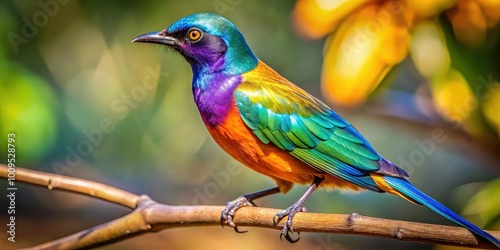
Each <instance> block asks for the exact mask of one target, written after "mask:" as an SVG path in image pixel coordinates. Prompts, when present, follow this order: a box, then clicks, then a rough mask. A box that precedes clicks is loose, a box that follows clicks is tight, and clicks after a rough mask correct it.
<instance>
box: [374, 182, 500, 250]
mask: <svg viewBox="0 0 500 250" xmlns="http://www.w3.org/2000/svg"><path fill="white" fill-rule="evenodd" d="M379 180H380V179H379ZM383 180H384V181H385V183H386V184H387V185H388V186H390V187H391V188H392V189H394V190H395V191H397V192H398V195H400V196H403V198H405V199H408V200H410V201H413V202H415V203H417V204H421V205H424V206H426V207H428V208H430V209H431V210H432V211H434V212H436V213H438V214H440V215H442V216H444V217H446V218H447V219H449V220H451V221H453V222H455V223H457V224H458V225H460V226H462V227H465V228H467V229H468V230H469V231H471V232H472V233H474V234H476V235H478V236H481V237H483V238H484V239H486V240H488V241H490V242H491V243H493V244H495V246H497V247H498V248H500V240H498V239H497V238H495V237H493V236H492V235H491V234H489V233H487V232H485V231H483V230H482V229H481V228H479V227H477V226H476V225H474V224H472V223H470V222H468V221H467V220H465V219H464V218H462V217H460V215H458V214H456V213H455V212H453V211H451V210H450V209H449V208H447V207H445V206H444V205H442V204H441V203H439V202H437V201H436V200H434V199H433V198H431V197H429V196H428V195H426V194H424V193H423V192H422V191H420V190H418V189H417V188H416V187H415V186H413V185H412V184H411V183H410V182H409V181H407V180H406V179H403V178H398V177H391V176H384V177H383ZM386 187H387V186H386ZM391 193H394V192H391Z"/></svg>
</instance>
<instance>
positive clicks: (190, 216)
mask: <svg viewBox="0 0 500 250" xmlns="http://www.w3.org/2000/svg"><path fill="white" fill-rule="evenodd" d="M7 170H8V169H7V166H6V165H3V164H0V177H1V178H3V179H7V174H8V171H7ZM16 181H19V182H24V183H29V184H34V185H38V186H44V187H48V188H49V189H59V190H64V191H70V192H74V193H80V194H85V195H89V196H91V197H96V198H100V199H102V200H106V201H110V202H113V203H117V204H121V205H124V206H126V207H129V208H131V209H134V210H133V211H132V212H131V213H130V214H127V215H125V216H123V217H121V218H118V219H116V220H113V221H110V222H108V223H104V224H101V225H98V226H95V227H92V228H89V229H87V230H84V231H81V232H79V233H76V234H73V235H69V236H67V237H64V238H61V239H58V240H55V241H51V242H47V243H44V244H41V245H38V246H34V247H32V248H29V249H81V248H94V247H98V246H103V245H108V244H111V243H114V242H117V241H122V240H124V239H127V238H130V237H135V236H138V235H141V234H144V233H149V232H156V231H160V230H165V229H172V228H177V227H199V226H220V213H221V211H222V209H224V207H222V206H170V205H165V204H160V203H157V202H155V201H154V200H152V199H151V198H149V197H148V196H145V195H142V196H138V195H135V194H132V193H129V192H126V191H123V190H120V189H117V188H114V187H111V186H108V185H104V184H101V183H97V182H93V181H88V180H83V179H78V178H72V177H66V176H60V175H56V174H49V173H43V172H38V171H34V170H28V169H23V168H16ZM279 211H280V210H277V209H271V208H261V207H245V208H241V209H240V210H238V212H237V214H236V217H235V220H234V221H235V223H236V224H237V225H238V226H240V227H243V226H244V227H261V228H270V229H277V230H281V228H282V226H283V222H282V223H281V224H280V225H277V226H275V225H273V220H272V218H273V216H274V215H275V214H276V213H277V212H279ZM294 229H295V231H299V232H322V233H335V234H353V235H367V236H373V237H382V238H391V239H397V240H404V241H417V242H422V243H427V244H443V245H453V246H463V247H472V248H491V249H493V248H495V247H494V245H493V244H491V243H490V242H487V241H485V240H483V239H477V238H476V237H475V236H474V235H473V234H471V233H470V232H469V231H468V230H466V229H464V228H462V227H453V226H442V225H435V224H424V223H416V222H407V221H399V220H388V219H380V218H373V217H367V216H361V215H358V214H349V215H347V214H318V213H298V214H297V215H296V216H295V218H294ZM228 230H229V229H228ZM489 233H490V234H492V235H493V236H495V237H497V238H500V232H497V231H489ZM235 237H236V236H235Z"/></svg>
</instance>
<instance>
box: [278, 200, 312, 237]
mask: <svg viewBox="0 0 500 250" xmlns="http://www.w3.org/2000/svg"><path fill="white" fill-rule="evenodd" d="M298 212H307V209H306V208H305V207H303V206H302V204H301V203H294V204H293V205H292V206H290V207H289V208H287V209H286V210H283V211H281V212H279V213H277V214H276V215H274V217H273V223H274V225H278V224H279V223H280V221H281V220H283V218H285V217H286V216H288V219H287V220H286V223H285V226H283V229H282V230H281V234H280V240H283V236H285V239H286V240H287V241H288V242H290V243H295V242H297V241H299V240H300V232H297V234H298V235H299V237H297V239H293V238H292V236H291V234H293V233H294V231H293V226H292V223H293V217H295V214H297V213H298Z"/></svg>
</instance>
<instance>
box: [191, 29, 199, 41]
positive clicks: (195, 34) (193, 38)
mask: <svg viewBox="0 0 500 250" xmlns="http://www.w3.org/2000/svg"><path fill="white" fill-rule="evenodd" d="M200 38H201V32H200V31H199V30H190V31H189V39H190V40H191V41H198V40H200Z"/></svg>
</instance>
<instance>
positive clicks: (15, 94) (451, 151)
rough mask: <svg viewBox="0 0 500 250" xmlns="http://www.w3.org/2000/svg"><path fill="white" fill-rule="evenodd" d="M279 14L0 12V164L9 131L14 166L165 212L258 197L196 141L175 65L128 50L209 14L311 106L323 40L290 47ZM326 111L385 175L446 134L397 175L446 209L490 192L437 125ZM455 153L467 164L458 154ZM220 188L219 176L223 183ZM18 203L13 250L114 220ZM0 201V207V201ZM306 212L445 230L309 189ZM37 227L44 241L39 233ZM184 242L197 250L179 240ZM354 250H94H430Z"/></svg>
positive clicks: (256, 239) (217, 154)
mask: <svg viewBox="0 0 500 250" xmlns="http://www.w3.org/2000/svg"><path fill="white" fill-rule="evenodd" d="M293 4H294V3H293V2H291V1H289V2H275V1H263V0H260V1H248V0H246V1H245V0H240V1H238V0H214V1H162V2H157V1H117V0H113V1H97V0H87V1H76V0H75V1H62V0H60V1H56V0H46V1H43V0H42V1H39V2H28V1H3V2H2V3H1V4H0V18H1V20H2V22H0V32H1V33H0V35H1V36H2V37H4V38H6V39H2V40H0V76H1V78H0V100H1V101H2V105H0V133H1V134H0V150H1V151H0V162H6V153H5V152H6V142H5V140H6V138H7V137H6V134H7V133H9V132H15V133H16V134H17V138H18V140H17V142H16V145H17V147H18V148H17V150H18V151H17V152H18V154H17V163H18V166H20V167H27V168H31V169H36V170H41V171H47V172H53V173H61V174H65V175H70V176H77V177H81V178H88V179H92V180H96V181H101V182H104V183H107V184H110V185H115V186H118V187H120V188H123V189H125V190H128V191H131V192H135V193H146V194H148V195H150V196H152V197H153V198H154V199H156V200H158V201H161V202H165V203H168V204H193V203H196V204H201V203H203V204H205V203H206V204H225V202H226V201H228V200H230V199H233V198H235V197H237V196H238V195H241V194H243V193H248V192H252V191H256V190H259V189H263V188H267V187H270V186H272V185H273V183H272V181H271V180H270V179H268V178H267V177H264V176H260V175H259V174H257V173H254V172H252V171H251V170H248V169H246V168H244V167H242V166H241V165H239V163H236V162H235V161H234V160H232V159H230V157H229V156H227V155H226V154H225V153H224V152H222V150H221V149H219V148H218V146H217V145H216V144H215V143H214V142H213V140H212V139H211V138H210V136H209V135H208V133H207V131H206V129H205V128H204V126H203V124H202V121H201V119H200V117H199V115H198V111H197V110H196V107H195V105H194V103H193V97H192V94H191V86H190V83H191V69H190V67H189V66H188V64H187V63H186V62H184V60H183V59H182V58H181V57H180V56H178V55H176V54H175V53H173V52H170V51H165V49H163V48H160V47H153V46H144V45H141V44H131V43H130V41H131V39H132V38H134V37H135V36H137V35H140V34H143V33H146V32H150V31H154V30H161V29H164V28H166V27H168V26H169V25H170V24H171V23H173V22H174V21H176V20H177V19H179V18H181V17H183V16H185V15H189V14H192V13H196V12H215V13H219V14H221V15H223V16H225V17H227V18H228V19H230V20H231V21H233V22H234V23H235V24H236V26H238V27H239V28H240V30H241V31H242V33H243V34H244V35H245V37H246V39H247V41H248V43H249V44H250V46H251V47H252V49H253V50H254V52H255V53H256V54H257V55H258V56H259V58H260V59H261V60H263V61H265V62H266V63H268V64H269V65H271V66H272V67H273V68H275V69H276V70H277V71H278V72H280V73H281V74H283V75H284V76H286V77H287V78H288V79H290V80H292V81H293V82H295V83H296V84H298V85H300V86H301V87H303V88H304V89H306V90H307V91H309V92H311V93H313V94H314V95H316V96H320V94H321V93H320V86H319V82H320V71H321V64H322V59H321V56H322V45H323V43H324V41H306V40H302V39H300V38H298V37H297V36H296V35H295V34H294V33H293V31H292V27H291V25H290V22H289V15H290V12H291V10H292V8H293ZM47 6H49V7H47ZM44 17H46V19H45V18H44ZM29 26H33V27H34V29H33V28H29ZM13 34H14V35H13ZM13 39H14V40H13ZM13 41H14V42H13ZM451 53H453V52H451ZM400 69H401V70H400V71H401V73H400V74H399V75H396V76H395V77H394V79H393V80H394V81H395V82H396V83H397V82H400V84H399V85H398V84H393V85H391V86H384V91H387V93H389V92H390V90H393V89H398V88H400V89H401V88H407V87H408V86H409V87H408V88H411V87H412V86H414V85H415V84H416V83H417V82H419V81H420V80H421V79H420V78H417V77H414V75H415V70H414V69H412V68H411V66H408V64H403V65H402V66H401V68H400ZM402 79H403V80H402ZM407 79H410V80H407ZM399 101H400V102H399ZM384 103H385V102H384V101H382V102H381V104H382V105H383V104H384ZM406 104H407V101H406V100H404V99H398V98H393V102H391V103H390V105H391V107H394V106H396V107H403V106H405V105H406ZM340 111H341V112H340V113H341V114H343V115H344V116H345V117H346V118H347V119H348V120H350V121H351V122H352V123H353V124H354V125H356V127H357V128H358V129H359V130H360V131H362V132H363V134H365V135H366V137H367V138H368V139H369V140H370V141H372V143H373V145H374V146H375V147H376V148H377V149H378V150H379V151H380V152H381V153H382V154H383V155H384V156H386V157H387V158H388V159H391V160H393V161H394V162H395V163H397V164H398V163H399V161H401V159H410V160H411V156H412V153H413V152H417V151H421V149H420V148H419V147H418V146H417V144H415V139H418V140H425V139H427V138H429V137H430V134H431V133H430V131H431V130H432V129H434V128H435V127H443V128H444V129H448V130H446V131H447V133H448V135H449V138H450V139H449V140H447V141H446V142H445V143H443V144H436V145H435V149H434V150H433V151H432V153H430V154H425V159H423V162H421V163H420V164H412V166H411V167H412V169H407V170H408V171H410V173H411V174H412V181H413V182H414V183H415V184H416V186H418V187H420V188H422V190H423V191H425V192H428V193H429V194H430V195H432V196H434V197H435V198H437V199H438V200H441V201H442V202H443V203H445V204H446V205H448V206H450V207H451V208H453V209H454V210H459V209H460V206H458V204H464V203H465V202H466V201H467V199H468V198H467V197H460V200H458V201H456V200H455V199H452V198H451V197H450V196H449V194H450V193H451V191H452V190H454V188H455V187H457V186H459V185H464V184H467V183H470V182H482V181H487V180H491V179H492V178H494V176H496V175H497V174H495V173H493V169H494V168H495V167H497V168H496V170H497V171H498V162H499V161H498V159H497V158H494V157H493V158H491V157H490V158H488V157H485V156H484V155H485V153H484V152H483V151H487V150H484V149H483V148H478V149H474V150H470V148H474V145H469V141H468V140H467V139H463V137H461V136H462V135H461V134H460V133H459V132H457V131H456V130H453V129H451V130H450V129H449V127H447V126H448V125H446V124H443V123H438V124H437V125H436V124H434V123H432V124H431V125H426V126H421V125H411V124H410V125H408V124H407V123H404V122H397V121H393V120H390V119H383V117H379V116H376V115H373V114H370V113H369V112H367V111H366V110H349V111H346V110H340ZM394 138H397V140H394ZM464 151H468V152H472V153H469V154H468V155H465V154H464ZM233 165H234V166H240V167H241V171H240V172H239V173H238V174H235V175H232V174H229V173H228V172H227V170H226V169H227V167H228V166H233ZM221 176H229V179H228V181H223V180H222V179H221V178H222V177H221ZM3 185H5V184H4V182H0V188H2V189H4V186H3ZM304 188H305V187H297V188H295V189H293V190H292V191H291V192H290V194H287V195H286V196H283V195H277V196H276V197H272V198H266V199H264V200H263V201H262V202H259V204H261V205H263V206H272V207H279V208H285V207H287V206H289V204H291V203H292V202H293V201H294V200H295V199H296V198H297V197H298V196H299V195H300V194H301V192H303V191H304ZM484 192H486V191H484ZM19 193H20V194H22V197H21V196H20V197H19V203H18V204H19V207H18V213H19V218H20V219H19V223H20V226H19V229H18V230H19V231H18V234H19V235H20V236H19V237H20V238H19V239H20V242H19V244H17V243H16V244H17V245H15V246H14V248H20V247H24V246H30V245H33V244H35V243H41V242H43V241H47V240H51V239H55V238H58V237H61V236H63V235H66V234H68V232H74V231H77V230H82V229H85V228H87V227H90V226H93V225H97V224H99V223H103V222H106V221H108V220H111V219H113V218H116V216H119V215H121V214H123V213H125V212H126V211H125V210H123V209H119V208H116V207H115V206H112V205H107V204H105V203H103V202H100V201H94V200H92V199H86V198H81V197H79V196H74V195H66V194H59V193H55V192H49V191H47V190H41V189H39V188H31V187H29V186H26V185H20V191H19ZM479 194H480V193H478V195H479ZM471 196H472V194H471ZM471 196H468V197H471ZM200 197H202V198H200ZM0 199H1V202H0V203H1V204H0V205H1V206H0V209H2V208H3V207H5V206H4V204H3V202H4V199H3V197H2V198H0ZM308 207H309V210H310V211H317V212H320V211H321V212H329V213H333V212H335V213H350V212H358V213H361V214H365V215H371V216H380V217H387V218H394V219H404V220H413V221H421V222H434V223H448V222H447V221H446V220H445V219H443V218H440V217H439V216H437V215H434V214H433V213H432V212H430V211H427V210H425V209H423V208H419V207H417V206H414V205H412V204H407V202H406V201H404V200H400V199H398V198H395V197H389V196H388V195H380V194H375V193H363V194H357V195H345V194H340V193H339V192H321V191H320V192H318V193H316V194H314V195H313V196H312V197H311V199H310V200H309V201H308ZM401 207H404V209H400V208H401ZM497 210H498V209H497ZM468 211H469V210H468ZM469 212H470V211H469ZM478 212H480V211H478ZM470 213H473V211H472V212H470ZM2 216H4V213H3V212H2V213H0V221H4V220H3V218H4V217H2ZM34 222H36V223H34ZM475 222H476V223H487V220H478V221H475ZM40 225H44V226H46V227H50V228H52V229H51V231H42V232H40V231H39V230H40V228H39V226H40ZM482 225H484V224H482ZM482 225H481V224H480V225H479V226H482ZM497 225H498V224H497ZM497 227H498V226H497ZM497 229H498V228H497ZM34 235H36V237H35V236H34ZM198 235H201V236H198ZM21 236H22V237H21ZM31 236H33V237H31ZM193 236H194V237H199V239H200V240H198V241H196V242H195V241H192V240H191V238H190V237H193ZM188 239H189V240H188ZM264 239H265V240H264ZM359 239H360V237H355V236H332V235H315V234H306V235H305V238H304V239H303V240H302V241H301V243H299V244H298V245H294V246H290V245H288V244H281V242H279V240H278V233H277V232H274V231H273V232H272V233H270V232H268V231H266V230H257V229H252V230H251V232H250V233H248V234H246V235H244V236H241V235H234V234H233V232H232V230H229V229H226V230H222V229H217V230H207V229H203V228H201V229H192V230H185V231H182V230H179V231H178V232H177V231H175V232H174V231H170V232H164V233H160V234H155V235H149V236H144V237H139V238H137V239H133V240H130V241H126V242H122V243H119V244H118V245H117V246H110V247H106V249H113V248H116V249H127V248H128V249H135V248H140V247H142V246H148V247H151V248H152V247H159V246H168V245H169V244H172V246H176V247H175V248H176V249H183V248H184V249H196V248H199V249H202V248H203V249H206V248H207V246H210V247H208V248H215V247H217V248H219V249H225V248H228V249H230V248H235V247H236V248H238V249H241V248H240V247H241V246H242V245H248V246H249V249H255V248H257V247H259V248H263V249H281V248H283V249H284V248H286V249H290V248H297V249H303V248H313V249H328V248H330V247H331V248H333V247H335V248H341V249H356V248H367V247H373V246H384V247H386V248H391V247H394V248H396V247H397V248H402V247H405V248H408V249H417V248H418V249H429V248H431V246H421V245H418V244H412V243H404V242H396V241H391V240H384V239H372V238H365V237H363V238H362V239H363V241H360V240H359ZM186 242H189V244H187V245H186V244H185V243H186ZM325 242H326V243H325ZM331 242H334V243H331ZM183 243H184V244H183ZM263 243H265V244H263ZM325 244H326V245H325ZM0 246H1V248H2V249H10V248H12V247H13V245H9V243H8V242H7V243H4V242H0Z"/></svg>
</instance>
